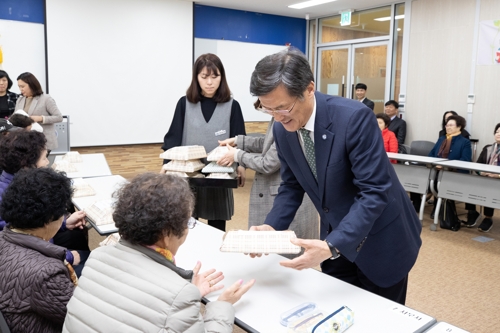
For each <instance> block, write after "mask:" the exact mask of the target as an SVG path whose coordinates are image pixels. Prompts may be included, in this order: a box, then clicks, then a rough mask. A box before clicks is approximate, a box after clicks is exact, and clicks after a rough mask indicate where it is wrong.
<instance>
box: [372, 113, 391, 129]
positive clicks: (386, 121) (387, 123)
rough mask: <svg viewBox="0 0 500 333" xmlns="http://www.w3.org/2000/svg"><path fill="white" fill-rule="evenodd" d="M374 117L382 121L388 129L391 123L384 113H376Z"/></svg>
mask: <svg viewBox="0 0 500 333" xmlns="http://www.w3.org/2000/svg"><path fill="white" fill-rule="evenodd" d="M375 117H376V118H377V119H382V120H383V121H384V124H385V127H388V126H389V124H390V123H391V118H389V116H388V115H386V114H385V113H377V114H376V115H375Z"/></svg>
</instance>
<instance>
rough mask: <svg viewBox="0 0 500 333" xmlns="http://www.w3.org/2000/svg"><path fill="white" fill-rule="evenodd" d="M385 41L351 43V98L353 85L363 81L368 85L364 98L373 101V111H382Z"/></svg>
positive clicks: (353, 96)
mask: <svg viewBox="0 0 500 333" xmlns="http://www.w3.org/2000/svg"><path fill="white" fill-rule="evenodd" d="M387 47H388V43H387V42H382V43H363V44H353V45H352V52H351V55H352V59H351V61H352V64H353V66H352V68H353V70H352V77H353V78H352V86H351V98H352V99H356V93H355V87H356V84H358V83H364V84H366V86H367V87H368V89H367V90H366V98H368V99H370V100H372V101H373V102H374V103H375V109H374V110H373V112H375V113H380V112H384V104H385V91H386V72H387V67H386V66H387Z"/></svg>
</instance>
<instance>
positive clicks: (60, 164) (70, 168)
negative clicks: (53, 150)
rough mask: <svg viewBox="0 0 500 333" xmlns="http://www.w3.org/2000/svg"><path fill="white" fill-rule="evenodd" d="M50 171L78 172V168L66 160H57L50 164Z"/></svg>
mask: <svg viewBox="0 0 500 333" xmlns="http://www.w3.org/2000/svg"><path fill="white" fill-rule="evenodd" d="M52 169H54V170H56V171H64V172H66V173H73V172H78V171H79V170H78V168H77V166H76V165H75V164H73V163H70V162H68V161H66V160H59V161H57V162H54V163H53V164H52Z"/></svg>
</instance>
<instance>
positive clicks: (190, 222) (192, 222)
mask: <svg viewBox="0 0 500 333" xmlns="http://www.w3.org/2000/svg"><path fill="white" fill-rule="evenodd" d="M197 223H198V222H197V221H196V219H195V218H194V217H190V218H189V220H188V228H189V229H193V228H194V227H196V224H197Z"/></svg>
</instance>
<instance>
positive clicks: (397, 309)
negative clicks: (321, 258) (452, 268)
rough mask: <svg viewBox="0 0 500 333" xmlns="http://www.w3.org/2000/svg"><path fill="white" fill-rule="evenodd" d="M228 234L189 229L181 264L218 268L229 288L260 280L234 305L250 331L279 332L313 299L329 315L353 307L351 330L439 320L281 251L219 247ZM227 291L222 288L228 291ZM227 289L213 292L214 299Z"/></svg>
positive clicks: (409, 328) (419, 328)
mask: <svg viewBox="0 0 500 333" xmlns="http://www.w3.org/2000/svg"><path fill="white" fill-rule="evenodd" d="M223 234H224V233H223V232H222V231H220V230H217V229H215V228H212V227H210V226H208V225H206V224H204V223H198V225H197V226H196V227H195V228H194V229H190V230H189V234H188V236H187V238H186V242H185V243H184V244H183V245H182V246H181V247H180V248H179V251H178V252H177V254H176V256H175V259H176V264H177V265H178V266H179V267H182V268H184V269H193V268H194V266H195V265H196V262H197V261H200V262H201V263H202V267H201V271H202V272H203V271H204V270H207V269H209V268H215V269H217V270H219V271H222V272H223V273H224V277H225V279H224V280H223V281H222V283H223V284H224V289H225V288H227V287H228V286H230V285H231V284H233V283H234V282H235V281H237V280H239V279H243V280H244V281H248V280H250V279H253V278H254V279H256V282H255V285H254V286H253V287H252V288H251V289H250V290H249V291H248V292H247V293H246V294H245V295H243V297H242V299H241V300H240V301H238V302H237V303H236V304H235V309H236V320H235V324H236V325H238V326H240V327H242V328H243V329H244V330H246V331H248V332H263V333H280V332H286V328H285V327H283V326H281V324H280V321H279V319H280V315H281V314H282V313H283V312H285V311H287V310H289V309H291V308H293V307H295V306H297V305H300V304H302V303H305V302H314V303H315V304H316V305H317V307H318V308H320V309H322V310H323V311H324V312H325V313H326V314H329V313H332V312H333V311H335V310H337V309H338V308H340V307H341V306H343V305H346V306H348V307H350V308H351V309H352V310H353V311H354V313H355V315H354V318H355V319H354V325H353V326H351V327H350V328H349V329H348V331H347V332H349V333H366V332H381V333H382V332H383V333H406V332H408V333H410V332H411V333H415V332H424V331H425V330H426V329H428V328H429V327H431V326H432V325H433V324H434V323H435V322H436V321H435V319H434V318H432V317H430V316H428V315H426V314H423V313H421V312H418V311H416V310H412V309H410V308H408V307H405V306H402V305H400V304H397V303H395V302H392V301H390V300H388V299H385V298H382V297H380V296H377V295H375V294H372V293H370V292H367V291H365V290H362V289H360V288H357V287H354V286H352V285H350V284H347V283H345V282H342V281H340V280H338V279H335V278H333V277H331V276H328V275H326V274H323V273H321V272H318V271H316V270H314V269H306V270H302V271H297V270H294V269H290V268H285V267H282V266H280V265H279V262H280V261H282V260H288V259H286V258H285V257H282V256H280V255H277V254H270V255H268V256H262V257H261V258H253V259H252V258H250V257H249V256H246V255H244V254H241V253H223V252H220V251H219V248H220V246H221V244H222V236H223ZM224 289H223V290H224ZM221 293H222V290H220V291H218V292H215V293H213V294H210V295H208V297H207V299H208V301H214V300H216V299H217V297H218V296H219V295H220V294H221Z"/></svg>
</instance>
